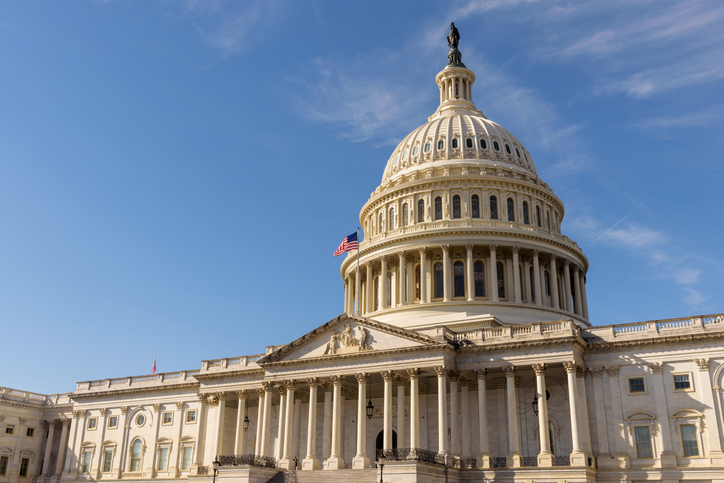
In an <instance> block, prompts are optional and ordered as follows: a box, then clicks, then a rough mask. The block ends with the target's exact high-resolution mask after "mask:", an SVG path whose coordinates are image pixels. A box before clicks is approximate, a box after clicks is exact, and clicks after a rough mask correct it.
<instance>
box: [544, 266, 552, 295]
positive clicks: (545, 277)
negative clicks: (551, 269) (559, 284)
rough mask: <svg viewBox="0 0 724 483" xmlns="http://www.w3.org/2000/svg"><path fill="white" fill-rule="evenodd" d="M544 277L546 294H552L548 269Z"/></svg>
mask: <svg viewBox="0 0 724 483" xmlns="http://www.w3.org/2000/svg"><path fill="white" fill-rule="evenodd" d="M543 278H544V279H545V280H544V282H545V287H546V295H550V294H551V279H550V276H549V275H548V271H545V272H544V275H543Z"/></svg>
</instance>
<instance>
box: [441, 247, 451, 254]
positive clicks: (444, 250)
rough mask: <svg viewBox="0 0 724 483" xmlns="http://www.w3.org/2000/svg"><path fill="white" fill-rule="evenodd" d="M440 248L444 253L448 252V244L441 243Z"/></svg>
mask: <svg viewBox="0 0 724 483" xmlns="http://www.w3.org/2000/svg"><path fill="white" fill-rule="evenodd" d="M440 248H442V251H443V252H445V253H449V252H450V245H441V246H440Z"/></svg>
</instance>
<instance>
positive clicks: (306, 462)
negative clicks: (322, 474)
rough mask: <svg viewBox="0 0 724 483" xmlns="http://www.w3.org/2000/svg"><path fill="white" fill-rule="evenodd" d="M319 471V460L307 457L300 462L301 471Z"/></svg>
mask: <svg viewBox="0 0 724 483" xmlns="http://www.w3.org/2000/svg"><path fill="white" fill-rule="evenodd" d="M318 469H319V460H318V459H317V458H314V457H311V458H310V457H309V456H307V457H306V458H304V459H303V460H302V471H308V470H318Z"/></svg>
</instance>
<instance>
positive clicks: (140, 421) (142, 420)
mask: <svg viewBox="0 0 724 483" xmlns="http://www.w3.org/2000/svg"><path fill="white" fill-rule="evenodd" d="M145 422H146V416H144V415H143V414H139V415H138V417H137V418H136V424H137V425H139V426H143V425H144V423H145Z"/></svg>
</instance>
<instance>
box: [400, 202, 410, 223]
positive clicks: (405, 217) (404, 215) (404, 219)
mask: <svg viewBox="0 0 724 483" xmlns="http://www.w3.org/2000/svg"><path fill="white" fill-rule="evenodd" d="M409 211H410V210H409V209H408V208H407V203H405V204H404V205H402V226H407V225H408V224H409V217H410V213H409Z"/></svg>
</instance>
